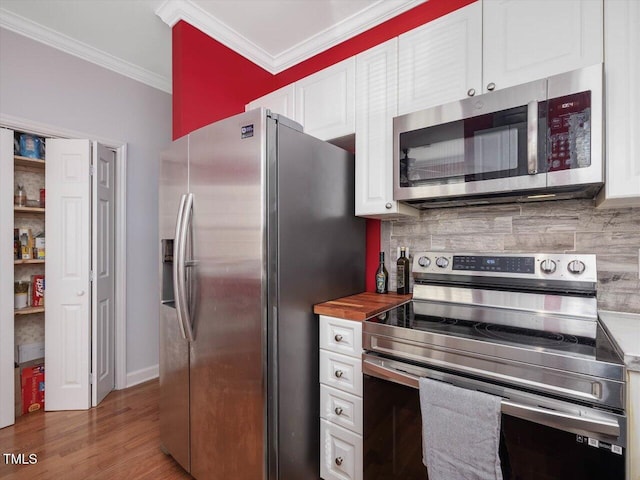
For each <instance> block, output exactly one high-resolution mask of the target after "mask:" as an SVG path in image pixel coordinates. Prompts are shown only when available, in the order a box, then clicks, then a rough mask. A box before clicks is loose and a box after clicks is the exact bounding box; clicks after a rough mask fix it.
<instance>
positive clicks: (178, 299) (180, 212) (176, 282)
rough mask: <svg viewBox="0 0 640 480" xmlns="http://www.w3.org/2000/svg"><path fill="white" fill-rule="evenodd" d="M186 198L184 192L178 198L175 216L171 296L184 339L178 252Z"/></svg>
mask: <svg viewBox="0 0 640 480" xmlns="http://www.w3.org/2000/svg"><path fill="white" fill-rule="evenodd" d="M186 200H187V195H186V194H184V195H182V197H181V198H180V206H179V207H178V217H177V218H176V232H175V236H174V239H175V240H174V242H173V298H174V299H175V307H176V315H177V317H178V325H180V333H181V334H182V338H184V339H186V338H187V336H186V335H185V332H184V322H183V321H182V308H181V306H180V302H181V297H180V289H179V285H180V270H179V268H178V266H179V265H180V263H181V261H182V259H181V258H180V253H181V252H182V251H183V249H182V247H181V242H182V241H183V238H182V219H183V217H184V206H185V202H186Z"/></svg>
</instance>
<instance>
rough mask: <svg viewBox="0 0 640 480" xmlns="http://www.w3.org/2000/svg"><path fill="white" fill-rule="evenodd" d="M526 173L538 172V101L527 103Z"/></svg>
mask: <svg viewBox="0 0 640 480" xmlns="http://www.w3.org/2000/svg"><path fill="white" fill-rule="evenodd" d="M527 173H528V174H529V175H535V174H536V173H538V102H537V101H536V100H533V101H531V102H529V103H528V105H527Z"/></svg>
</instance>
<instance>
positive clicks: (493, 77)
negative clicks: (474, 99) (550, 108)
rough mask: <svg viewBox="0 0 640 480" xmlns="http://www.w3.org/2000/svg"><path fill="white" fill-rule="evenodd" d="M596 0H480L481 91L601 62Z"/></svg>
mask: <svg viewBox="0 0 640 480" xmlns="http://www.w3.org/2000/svg"><path fill="white" fill-rule="evenodd" d="M602 3H603V2H602V1H598V0H587V1H579V0H554V1H553V2H549V1H540V0H483V2H482V8H483V12H482V13H483V15H482V18H483V28H482V37H483V63H484V64H483V90H482V91H483V93H484V92H486V91H489V90H493V89H494V88H495V89H500V88H505V87H510V86H513V85H518V84H521V83H526V82H529V81H531V80H536V79H539V78H544V77H548V76H551V75H556V74H558V73H562V72H567V71H570V70H575V69H577V68H582V67H586V66H589V65H593V64H596V63H600V62H602V59H603V56H602V35H603V33H602V29H603V5H602Z"/></svg>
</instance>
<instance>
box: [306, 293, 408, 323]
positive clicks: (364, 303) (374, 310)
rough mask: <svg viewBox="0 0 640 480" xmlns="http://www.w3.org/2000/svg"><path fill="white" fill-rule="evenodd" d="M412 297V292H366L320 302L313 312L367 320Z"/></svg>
mask: <svg viewBox="0 0 640 480" xmlns="http://www.w3.org/2000/svg"><path fill="white" fill-rule="evenodd" d="M411 297H412V295H411V294H408V295H397V294H395V293H386V294H380V293H373V292H364V293H358V294H357V295H350V296H348V297H342V298H337V299H335V300H330V301H328V302H324V303H318V304H317V305H315V306H314V307H313V313H316V314H318V315H328V316H330V317H338V318H346V319H347V320H365V319H367V318H369V317H373V316H374V315H377V314H378V313H380V312H384V311H385V310H389V309H390V308H393V307H397V306H398V305H402V304H403V303H406V302H408V301H409V300H411Z"/></svg>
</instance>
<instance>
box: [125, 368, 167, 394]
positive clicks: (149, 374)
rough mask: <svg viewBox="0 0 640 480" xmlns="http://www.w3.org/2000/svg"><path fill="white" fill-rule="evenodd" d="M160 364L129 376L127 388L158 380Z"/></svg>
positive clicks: (131, 373)
mask: <svg viewBox="0 0 640 480" xmlns="http://www.w3.org/2000/svg"><path fill="white" fill-rule="evenodd" d="M158 372H159V369H158V364H156V365H152V366H151V367H147V368H141V369H140V370H136V371H135V372H130V373H128V374H127V388H129V387H133V386H134V385H138V384H140V383H144V382H148V381H149V380H153V379H154V378H158Z"/></svg>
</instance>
